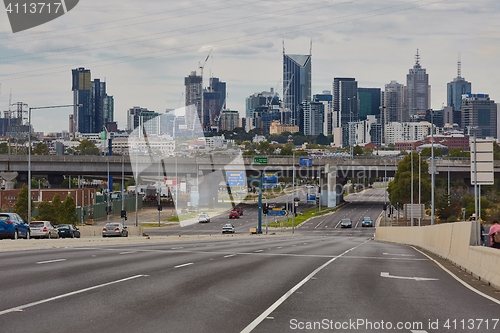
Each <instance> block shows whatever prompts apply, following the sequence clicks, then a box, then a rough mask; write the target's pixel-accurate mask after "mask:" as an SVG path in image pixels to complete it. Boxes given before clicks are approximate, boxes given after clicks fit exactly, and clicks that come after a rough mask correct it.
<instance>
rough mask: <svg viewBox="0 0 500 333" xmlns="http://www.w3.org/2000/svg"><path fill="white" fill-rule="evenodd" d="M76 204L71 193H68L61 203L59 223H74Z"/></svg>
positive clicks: (76, 219) (76, 218) (75, 219)
mask: <svg viewBox="0 0 500 333" xmlns="http://www.w3.org/2000/svg"><path fill="white" fill-rule="evenodd" d="M77 221H78V217H77V216H76V204H75V200H74V199H73V197H72V196H71V195H68V196H67V197H66V199H65V200H64V201H63V203H62V204H61V223H65V224H66V223H76V222H77Z"/></svg>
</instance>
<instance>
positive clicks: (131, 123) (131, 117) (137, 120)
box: [127, 106, 158, 134]
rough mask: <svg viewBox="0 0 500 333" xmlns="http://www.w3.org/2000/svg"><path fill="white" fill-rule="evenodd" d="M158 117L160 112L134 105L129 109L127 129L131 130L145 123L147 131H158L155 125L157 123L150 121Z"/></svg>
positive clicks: (151, 132)
mask: <svg viewBox="0 0 500 333" xmlns="http://www.w3.org/2000/svg"><path fill="white" fill-rule="evenodd" d="M156 117H158V112H155V111H151V110H148V109H147V108H141V107H140V106H134V107H133V108H130V109H128V111H127V131H128V132H131V131H133V130H134V129H135V128H137V127H139V126H140V125H142V124H144V128H145V131H146V133H148V134H153V133H156V132H157V129H156V128H154V127H155V126H157V125H154V124H153V123H151V122H149V121H150V120H152V119H154V118H156Z"/></svg>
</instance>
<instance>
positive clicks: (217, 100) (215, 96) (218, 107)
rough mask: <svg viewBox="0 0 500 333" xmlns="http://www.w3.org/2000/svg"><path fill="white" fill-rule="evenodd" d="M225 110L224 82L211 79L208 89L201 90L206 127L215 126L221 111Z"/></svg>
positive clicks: (214, 78)
mask: <svg viewBox="0 0 500 333" xmlns="http://www.w3.org/2000/svg"><path fill="white" fill-rule="evenodd" d="M225 108H226V82H222V81H220V80H219V78H217V77H211V78H210V80H209V86H208V88H206V89H204V90H203V115H204V117H205V120H204V121H203V123H204V124H206V126H212V127H213V126H217V121H218V120H219V116H220V113H221V111H222V110H224V109H225Z"/></svg>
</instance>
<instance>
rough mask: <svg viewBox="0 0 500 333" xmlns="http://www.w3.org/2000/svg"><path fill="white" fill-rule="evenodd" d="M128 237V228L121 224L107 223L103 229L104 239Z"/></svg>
mask: <svg viewBox="0 0 500 333" xmlns="http://www.w3.org/2000/svg"><path fill="white" fill-rule="evenodd" d="M110 236H117V237H128V230H127V227H126V226H124V225H123V224H121V223H106V225H105V226H104V228H102V237H110Z"/></svg>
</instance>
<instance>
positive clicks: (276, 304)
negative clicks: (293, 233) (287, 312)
mask: <svg viewBox="0 0 500 333" xmlns="http://www.w3.org/2000/svg"><path fill="white" fill-rule="evenodd" d="M367 242H369V241H368V240H367V241H364V242H363V243H361V244H358V245H356V246H354V247H352V248H350V249H349V250H347V251H345V252H343V253H341V254H340V255H339V256H337V257H335V258H332V259H330V260H328V261H327V262H326V263H324V264H323V265H321V266H319V267H318V268H316V269H315V270H314V271H313V272H312V273H311V274H309V275H308V276H306V277H305V278H304V279H303V280H302V281H300V282H299V283H297V284H296V285H295V286H293V287H292V289H290V290H289V291H287V292H286V293H285V294H284V295H283V296H281V297H280V298H279V299H278V300H277V301H276V302H274V303H273V304H272V305H271V306H270V307H269V308H267V309H266V310H265V311H264V312H262V314H261V315H260V316H258V317H257V318H255V319H254V321H252V322H251V323H250V324H248V326H247V327H245V328H244V329H243V330H242V331H241V333H250V332H252V331H253V330H254V328H256V327H257V326H258V325H259V324H260V323H261V322H262V321H263V320H264V319H266V318H267V317H268V316H269V315H270V314H271V313H272V312H273V311H274V310H276V309H277V308H278V307H279V306H280V305H281V304H283V302H285V301H286V300H287V299H288V298H289V297H290V296H292V294H293V293H294V292H296V291H297V290H298V289H299V288H300V287H302V286H303V285H304V284H305V283H306V282H308V281H309V280H311V279H312V278H313V277H314V276H315V275H316V274H317V273H318V272H319V271H321V270H322V269H323V268H325V267H326V266H328V265H329V264H331V263H332V262H334V261H335V260H337V259H338V258H340V257H342V256H343V255H345V254H347V253H349V252H350V251H352V250H354V249H355V248H357V247H359V246H361V245H363V244H365V243H367Z"/></svg>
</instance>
